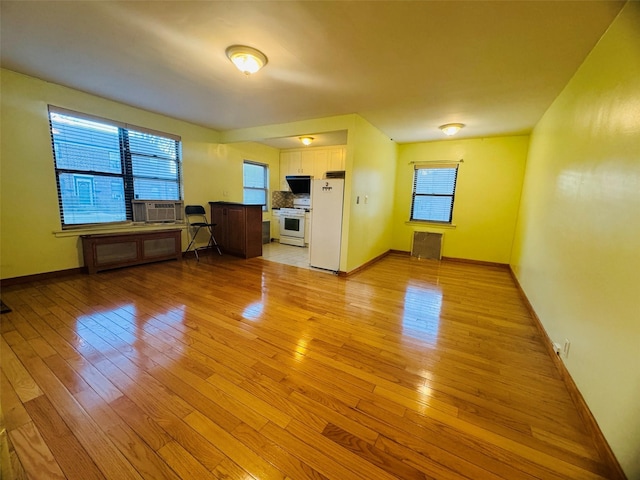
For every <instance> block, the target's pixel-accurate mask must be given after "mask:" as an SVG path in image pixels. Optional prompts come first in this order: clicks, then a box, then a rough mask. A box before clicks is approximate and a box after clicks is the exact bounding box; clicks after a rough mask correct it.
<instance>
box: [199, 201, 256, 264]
mask: <svg viewBox="0 0 640 480" xmlns="http://www.w3.org/2000/svg"><path fill="white" fill-rule="evenodd" d="M209 205H210V207H211V222H212V223H215V224H216V226H215V227H214V228H213V235H214V236H215V238H216V241H217V242H218V245H219V246H220V248H221V249H222V250H223V251H224V252H225V253H229V254H231V255H236V256H238V257H243V258H252V257H259V256H261V255H262V205H245V204H243V203H230V202H209Z"/></svg>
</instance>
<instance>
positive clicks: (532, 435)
mask: <svg viewBox="0 0 640 480" xmlns="http://www.w3.org/2000/svg"><path fill="white" fill-rule="evenodd" d="M2 299H3V301H4V302H5V303H7V304H8V305H9V306H10V307H11V308H12V309H13V311H12V312H11V313H7V314H3V315H2V316H1V317H0V320H1V325H2V345H1V353H2V363H1V368H2V373H1V380H2V385H1V393H2V410H3V412H4V416H5V424H6V427H7V430H8V432H9V439H10V445H9V449H10V456H11V458H12V466H13V472H14V475H15V476H16V477H17V478H24V477H27V478H33V479H49V478H52V479H55V478H70V479H82V480H87V479H103V478H107V479H118V480H120V479H129V478H132V479H133V478H135V479H139V478H145V479H154V480H156V479H163V478H169V479H177V478H183V479H206V478H230V479H249V478H256V479H284V478H288V479H305V478H314V479H322V478H331V479H339V480H349V479H397V478H401V479H422V478H430V479H438V480H440V479H445V480H446V479H473V480H476V479H545V480H547V479H549V480H553V479H580V480H588V479H603V478H613V475H614V473H613V472H614V470H613V469H612V468H610V466H609V465H606V464H605V463H604V462H603V461H602V460H601V459H600V458H599V456H598V453H597V450H596V448H595V444H594V440H593V439H592V438H590V437H589V436H588V434H587V431H586V428H585V425H584V424H583V423H582V421H581V418H580V416H579V415H578V413H577V410H576V408H575V407H574V405H573V404H572V402H571V400H570V397H569V395H568V393H567V389H566V387H565V385H564V383H563V382H562V381H561V380H560V377H559V374H558V372H557V371H556V369H555V367H554V364H553V362H552V360H551V359H550V357H549V355H548V353H547V352H546V350H545V348H544V346H543V344H542V340H541V337H540V334H539V333H538V332H537V330H536V328H535V326H534V323H533V320H532V318H531V317H530V315H529V313H528V311H527V309H526V307H525V305H524V303H523V300H522V299H521V298H520V296H519V293H518V290H517V288H516V286H515V285H514V283H513V280H512V278H511V277H510V274H509V272H508V270H506V269H502V268H498V267H488V266H479V265H471V264H463V263H454V262H447V261H443V262H436V261H428V260H427V261H425V260H423V261H420V260H417V259H414V258H410V257H408V256H403V255H398V254H392V255H389V256H387V257H385V258H384V259H382V260H381V261H379V262H377V263H375V264H373V265H372V266H371V267H369V268H367V269H365V270H363V271H361V272H359V273H357V274H354V275H352V276H350V277H347V278H341V277H336V276H333V275H327V274H326V273H320V272H315V271H312V270H309V269H301V268H296V267H292V266H288V265H282V264H279V263H274V262H269V261H266V260H264V259H261V258H254V259H251V260H241V259H235V258H232V257H228V256H223V257H218V256H217V255H211V256H203V257H202V259H201V261H200V262H196V261H195V260H184V261H182V262H165V263H161V264H153V265H146V266H141V267H133V268H127V269H122V270H117V271H108V272H103V273H100V274H97V275H92V276H89V275H73V276H68V277H63V278H59V279H55V280H46V281H38V282H33V283H30V284H25V285H16V286H11V287H7V288H4V289H3V292H2ZM5 468H6V465H4V466H3V469H5Z"/></svg>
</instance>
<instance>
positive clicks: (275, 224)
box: [271, 210, 280, 240]
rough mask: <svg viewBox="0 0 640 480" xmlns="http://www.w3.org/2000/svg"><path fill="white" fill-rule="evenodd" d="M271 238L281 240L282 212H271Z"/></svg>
mask: <svg viewBox="0 0 640 480" xmlns="http://www.w3.org/2000/svg"><path fill="white" fill-rule="evenodd" d="M271 238H273V239H275V240H280V211H278V210H273V211H272V212H271Z"/></svg>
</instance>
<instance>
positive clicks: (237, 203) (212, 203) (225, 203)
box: [209, 200, 264, 208]
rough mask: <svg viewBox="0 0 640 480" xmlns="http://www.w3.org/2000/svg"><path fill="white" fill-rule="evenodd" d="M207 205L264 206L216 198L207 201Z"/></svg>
mask: <svg viewBox="0 0 640 480" xmlns="http://www.w3.org/2000/svg"><path fill="white" fill-rule="evenodd" d="M209 205H242V206H243V207H261V208H262V207H264V205H258V204H256V203H242V202H223V201H222V200H217V201H215V202H209Z"/></svg>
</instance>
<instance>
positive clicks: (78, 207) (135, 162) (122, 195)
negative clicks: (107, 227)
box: [49, 106, 182, 228]
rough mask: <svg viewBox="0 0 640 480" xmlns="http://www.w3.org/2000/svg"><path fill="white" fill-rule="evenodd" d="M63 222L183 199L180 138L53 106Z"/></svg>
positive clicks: (107, 219) (104, 218)
mask: <svg viewBox="0 0 640 480" xmlns="http://www.w3.org/2000/svg"><path fill="white" fill-rule="evenodd" d="M49 122H50V127H51V141H52V147H53V157H54V165H55V172H56V182H57V187H58V205H59V208H60V218H61V222H62V226H63V228H64V227H70V226H78V225H85V224H96V223H112V222H123V221H128V220H131V219H132V207H131V200H133V199H141V200H180V199H181V194H182V178H181V159H180V149H181V143H180V138H179V137H176V136H175V135H170V134H163V133H161V132H154V131H153V130H149V129H144V128H139V127H133V126H129V125H126V124H122V123H119V122H114V121H110V120H106V119H99V118H98V117H94V116H90V115H84V114H81V113H76V112H70V111H69V110H65V109H59V108H57V107H52V106H50V107H49Z"/></svg>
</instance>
